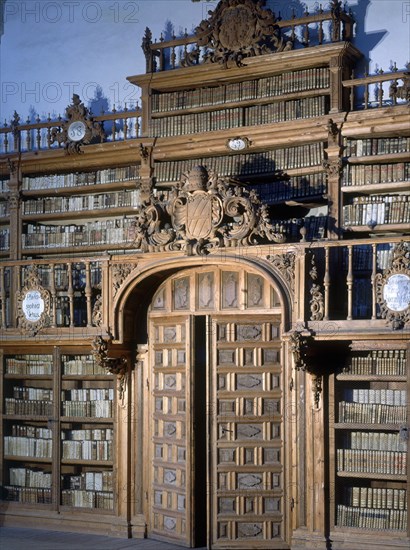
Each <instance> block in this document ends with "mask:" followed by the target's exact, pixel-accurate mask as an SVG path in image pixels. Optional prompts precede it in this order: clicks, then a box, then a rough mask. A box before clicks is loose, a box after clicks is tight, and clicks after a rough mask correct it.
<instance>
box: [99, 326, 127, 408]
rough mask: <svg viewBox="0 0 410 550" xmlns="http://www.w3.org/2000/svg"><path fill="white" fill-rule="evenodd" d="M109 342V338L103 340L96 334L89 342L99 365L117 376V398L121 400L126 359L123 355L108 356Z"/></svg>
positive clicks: (125, 375)
mask: <svg viewBox="0 0 410 550" xmlns="http://www.w3.org/2000/svg"><path fill="white" fill-rule="evenodd" d="M110 342H111V340H104V338H103V337H102V336H96V337H95V339H94V340H93V342H92V344H91V347H92V354H93V356H94V359H95V362H96V363H97V365H98V366H99V367H101V368H102V369H105V370H106V371H107V372H108V373H109V374H114V375H115V376H116V377H117V380H118V392H119V398H120V399H121V400H122V399H123V397H124V392H125V387H126V382H127V371H128V364H127V359H126V358H125V357H124V356H121V357H115V358H114V357H108V346H109V344H110Z"/></svg>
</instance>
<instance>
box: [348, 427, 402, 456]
mask: <svg viewBox="0 0 410 550" xmlns="http://www.w3.org/2000/svg"><path fill="white" fill-rule="evenodd" d="M345 441H346V447H349V448H350V449H368V450H371V451H403V452H404V451H406V450H407V440H406V439H403V438H402V437H400V433H399V432H371V431H366V432H350V434H349V433H346V434H345Z"/></svg>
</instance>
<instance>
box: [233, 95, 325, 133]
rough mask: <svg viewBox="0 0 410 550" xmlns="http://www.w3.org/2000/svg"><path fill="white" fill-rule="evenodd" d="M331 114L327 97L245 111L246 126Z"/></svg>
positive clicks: (271, 104) (269, 105)
mask: <svg viewBox="0 0 410 550" xmlns="http://www.w3.org/2000/svg"><path fill="white" fill-rule="evenodd" d="M328 112H329V101H328V97H327V96H323V95H322V96H317V97H306V98H304V99H296V100H293V101H281V102H275V103H269V104H268V105H254V106H253V107H248V108H246V109H244V125H245V126H255V125H257V124H271V123H272V122H286V121H288V120H297V119H299V118H311V117H315V116H323V115H325V114H327V113H328Z"/></svg>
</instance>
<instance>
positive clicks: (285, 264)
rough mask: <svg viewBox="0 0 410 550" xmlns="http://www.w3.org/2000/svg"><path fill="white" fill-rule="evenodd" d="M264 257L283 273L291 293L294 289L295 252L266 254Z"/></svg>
mask: <svg viewBox="0 0 410 550" xmlns="http://www.w3.org/2000/svg"><path fill="white" fill-rule="evenodd" d="M266 259H267V260H269V262H271V264H272V265H273V267H274V268H275V269H277V270H278V271H279V272H280V273H281V274H282V275H283V277H284V279H285V281H286V282H287V283H288V286H289V289H290V290H291V292H292V293H293V292H294V290H295V254H294V253H293V252H287V253H286V254H275V255H269V256H266Z"/></svg>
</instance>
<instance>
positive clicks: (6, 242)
mask: <svg viewBox="0 0 410 550" xmlns="http://www.w3.org/2000/svg"><path fill="white" fill-rule="evenodd" d="M9 182H10V180H9V178H8V176H3V175H1V176H0V257H1V256H6V255H8V253H9V251H10V227H9V224H10V207H9Z"/></svg>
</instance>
